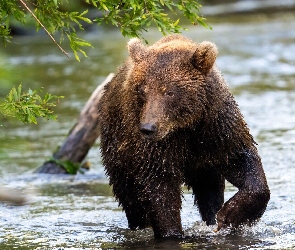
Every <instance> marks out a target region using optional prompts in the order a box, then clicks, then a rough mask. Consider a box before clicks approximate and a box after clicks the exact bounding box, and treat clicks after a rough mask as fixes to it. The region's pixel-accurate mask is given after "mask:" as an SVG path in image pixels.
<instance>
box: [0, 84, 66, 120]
mask: <svg viewBox="0 0 295 250" xmlns="http://www.w3.org/2000/svg"><path fill="white" fill-rule="evenodd" d="M39 93H40V94H43V92H42V90H34V91H33V90H31V89H29V90H28V92H23V91H22V85H21V84H20V85H19V86H18V88H17V89H16V88H12V89H11V90H10V92H9V94H8V96H7V97H6V98H5V101H4V102H1V103H0V113H2V114H3V115H4V116H12V117H16V118H17V119H19V120H20V121H22V122H23V123H35V124H36V123H37V117H43V118H45V119H48V120H49V119H50V120H56V116H55V115H53V110H52V109H51V108H52V107H54V106H56V101H58V100H59V99H60V98H63V96H56V95H51V94H49V93H45V94H43V96H40V95H39Z"/></svg>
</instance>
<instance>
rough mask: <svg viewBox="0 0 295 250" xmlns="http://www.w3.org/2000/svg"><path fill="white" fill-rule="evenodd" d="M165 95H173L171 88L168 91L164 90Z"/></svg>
mask: <svg viewBox="0 0 295 250" xmlns="http://www.w3.org/2000/svg"><path fill="white" fill-rule="evenodd" d="M164 94H165V95H166V96H169V97H173V96H174V92H173V91H172V90H169V91H165V93H164Z"/></svg>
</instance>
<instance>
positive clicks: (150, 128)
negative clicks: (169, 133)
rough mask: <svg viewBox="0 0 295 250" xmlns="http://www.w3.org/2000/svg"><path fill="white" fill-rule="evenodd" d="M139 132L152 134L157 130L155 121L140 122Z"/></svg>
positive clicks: (147, 134)
mask: <svg viewBox="0 0 295 250" xmlns="http://www.w3.org/2000/svg"><path fill="white" fill-rule="evenodd" d="M139 129H140V132H141V133H142V134H144V135H146V136H152V135H153V134H154V133H155V132H157V125H156V124H155V123H141V124H140V125H139Z"/></svg>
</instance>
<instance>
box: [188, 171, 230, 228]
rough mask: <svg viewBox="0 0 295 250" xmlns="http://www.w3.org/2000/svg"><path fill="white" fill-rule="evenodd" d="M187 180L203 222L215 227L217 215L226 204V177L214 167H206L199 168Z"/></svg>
mask: <svg viewBox="0 0 295 250" xmlns="http://www.w3.org/2000/svg"><path fill="white" fill-rule="evenodd" d="M186 179H187V180H188V181H187V184H188V186H190V187H192V189H193V194H194V195H195V205H197V206H198V208H199V211H200V214H201V217H202V220H203V221H205V222H206V224H207V225H214V224H215V223H216V219H215V216H216V213H217V212H218V211H219V210H220V208H221V207H222V205H223V202H224V183H225V180H224V177H223V176H222V175H221V174H220V173H219V172H217V171H216V170H215V169H213V168H212V167H209V166H205V167H199V168H197V169H196V171H194V173H193V174H192V173H190V174H189V175H188V176H187V178H186Z"/></svg>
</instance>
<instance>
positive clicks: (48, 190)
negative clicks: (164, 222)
mask: <svg viewBox="0 0 295 250" xmlns="http://www.w3.org/2000/svg"><path fill="white" fill-rule="evenodd" d="M255 18H256V19H253V17H251V18H250V19H249V20H248V21H246V22H240V21H237V22H234V21H231V22H230V23H224V22H223V23H222V24H218V23H216V24H213V28H214V30H213V31H207V30H204V29H203V28H201V27H189V32H186V33H185V35H187V36H188V37H190V38H192V39H193V40H195V41H196V42H201V41H203V40H210V41H213V42H215V43H216V44H217V46H218V48H219V57H218V59H217V64H218V66H219V68H220V69H221V70H222V72H223V73H224V75H225V78H226V79H227V81H228V84H229V86H230V88H231V90H232V92H233V93H234V95H235V96H236V99H237V101H238V103H239V105H240V108H241V110H242V112H243V114H244V116H245V119H246V121H247V122H248V124H249V126H250V129H251V131H252V134H253V135H254V137H255V139H256V141H257V142H258V144H259V148H258V149H259V152H260V155H261V157H262V160H263V164H264V168H265V172H266V176H267V179H268V182H269V186H270V189H271V200H270V202H269V205H268V207H267V210H266V212H265V214H264V215H263V217H262V218H261V221H260V222H259V223H258V224H257V225H256V226H254V227H251V228H250V227H245V228H243V229H241V230H239V231H230V230H221V231H220V232H218V233H214V231H213V230H214V229H215V227H207V226H205V225H204V224H203V223H201V222H200V216H199V214H198V210H197V208H196V207H194V206H193V197H192V194H191V193H190V192H188V191H186V190H185V189H184V200H183V209H182V224H183V227H184V230H185V236H186V238H185V239H183V240H178V241H175V240H174V241H154V240H153V234H152V231H151V230H142V231H137V232H132V231H130V230H128V228H127V221H126V218H125V214H124V213H123V212H122V211H121V208H118V206H117V202H116V201H115V200H114V198H113V196H112V192H111V189H110V187H109V185H108V183H107V180H106V179H105V176H104V171H103V167H102V165H101V161H100V154H99V147H98V143H99V142H97V144H96V145H95V146H94V147H93V148H92V150H91V151H90V153H89V155H88V157H87V158H88V159H87V160H89V161H90V162H91V163H92V168H91V170H90V171H89V172H87V173H86V174H84V175H81V174H79V175H77V176H57V177H56V176H47V175H36V174H33V173H32V172H33V170H34V169H36V168H37V167H38V166H40V165H41V164H42V163H43V162H44V161H45V160H46V159H48V157H50V156H51V153H52V152H53V150H54V149H55V148H56V146H57V145H59V144H60V143H61V142H62V141H63V139H64V138H65V136H66V134H67V132H68V131H69V129H70V128H71V127H72V125H73V124H74V123H75V121H76V119H77V116H78V114H79V111H80V110H81V109H82V107H83V105H84V103H85V102H86V101H87V99H88V97H89V96H90V94H91V93H92V91H93V90H94V89H95V88H96V86H97V85H98V84H99V83H101V82H102V81H103V80H104V78H105V77H106V76H107V75H108V74H109V73H110V72H114V71H115V70H116V67H117V66H119V65H120V64H121V63H122V62H123V60H124V58H125V57H126V55H127V51H126V49H125V46H126V42H127V39H125V38H122V36H121V35H120V34H119V33H117V32H115V31H108V32H107V33H106V32H105V31H100V32H95V33H92V34H91V35H88V37H87V39H90V40H91V41H92V43H93V45H94V47H95V48H94V49H90V50H89V51H88V55H89V58H85V59H82V62H81V63H78V62H76V61H75V60H74V59H72V60H69V59H67V58H66V57H65V56H64V55H62V54H61V53H60V52H59V51H58V49H57V47H56V46H54V45H53V44H52V43H51V41H50V40H49V39H48V38H47V37H37V38H32V37H29V38H21V39H15V40H14V41H15V44H13V45H11V46H8V47H7V48H6V49H2V48H1V51H0V52H1V53H0V67H1V72H0V76H1V79H0V84H1V85H0V94H1V95H3V93H5V91H6V92H7V91H8V90H9V83H11V82H12V83H13V84H14V85H18V84H19V83H20V82H22V83H23V86H24V87H25V88H26V86H27V87H31V88H39V87H44V88H45V90H46V91H48V92H50V93H53V94H57V95H64V96H65V98H64V99H63V100H61V103H60V104H59V105H58V107H57V109H56V113H57V114H58V116H59V120H58V122H52V121H49V122H43V121H40V122H39V124H38V125H33V126H24V125H22V124H21V123H19V122H16V121H14V120H4V119H3V117H1V119H2V120H0V124H1V125H2V126H1V127H0V176H1V180H0V187H2V188H3V187H5V188H13V189H16V190H18V192H19V193H23V194H24V195H25V196H26V197H27V199H28V202H27V204H26V205H24V206H12V205H10V204H5V203H0V249H169V250H170V249H294V248H295V156H294V148H295V15H293V14H285V15H277V16H272V18H267V17H265V16H263V15H258V16H256V17H255ZM292 27H293V28H292ZM159 38H160V35H159V34H158V33H156V32H151V33H149V34H148V36H147V39H148V40H149V41H150V42H151V43H152V42H154V41H156V40H158V39H159ZM235 192H236V188H234V187H232V186H231V185H230V184H227V185H226V193H225V197H226V199H228V198H229V197H231V196H232V195H233V194H234V193H235Z"/></svg>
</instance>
